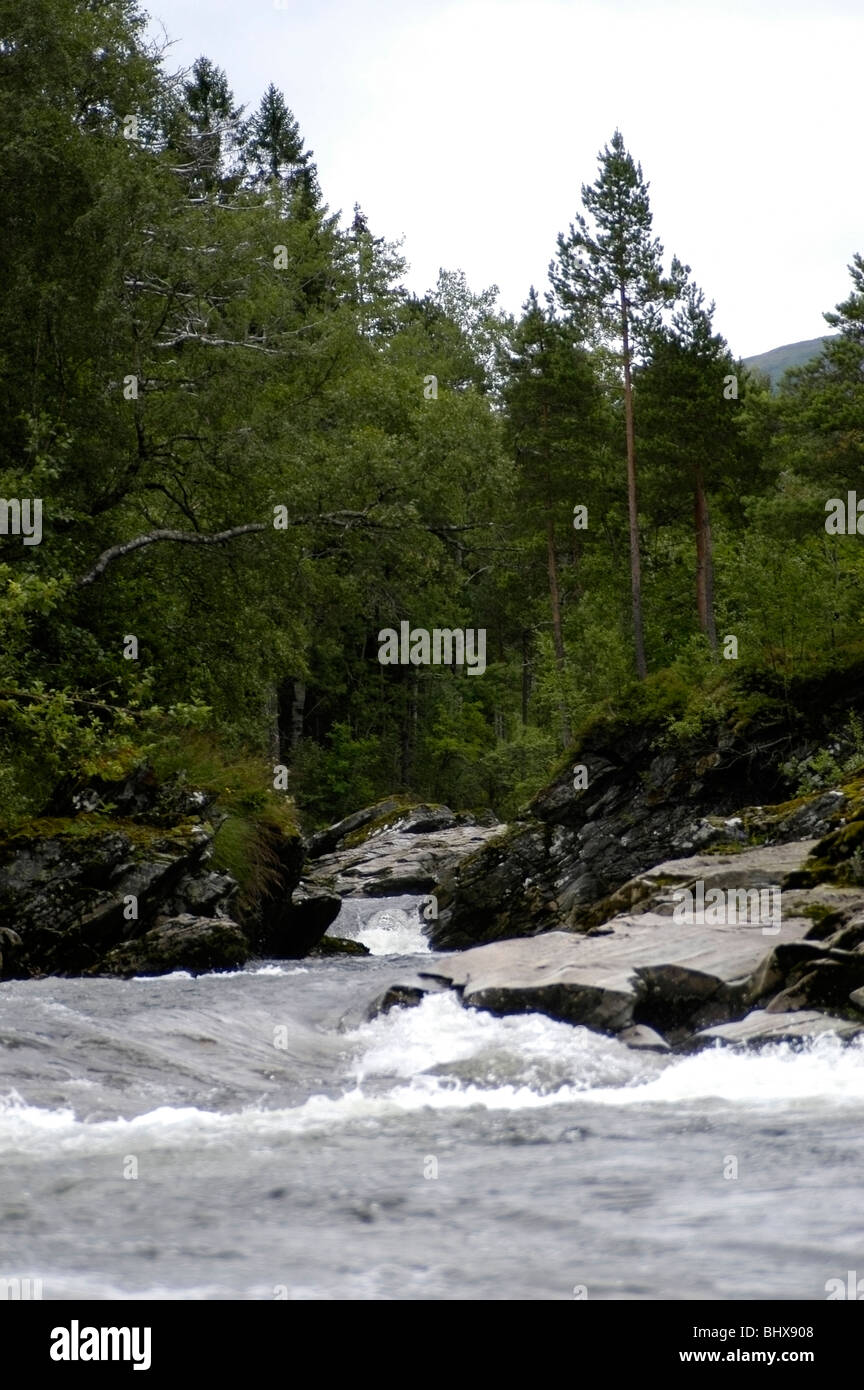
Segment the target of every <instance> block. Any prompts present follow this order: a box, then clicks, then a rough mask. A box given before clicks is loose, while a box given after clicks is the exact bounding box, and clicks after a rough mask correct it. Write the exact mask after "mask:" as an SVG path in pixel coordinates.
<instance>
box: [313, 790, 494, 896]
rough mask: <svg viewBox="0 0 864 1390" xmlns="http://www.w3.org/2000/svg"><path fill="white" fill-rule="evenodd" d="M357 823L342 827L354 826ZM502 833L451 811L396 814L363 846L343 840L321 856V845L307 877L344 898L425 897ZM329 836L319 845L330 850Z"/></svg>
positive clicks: (435, 809) (415, 810) (413, 810)
mask: <svg viewBox="0 0 864 1390" xmlns="http://www.w3.org/2000/svg"><path fill="white" fill-rule="evenodd" d="M385 804H386V803H385ZM353 819H355V818H349V819H348V821H346V822H342V823H341V824H342V825H345V824H349V825H351V824H353ZM338 829H339V827H333V831H336V830H338ZM504 829H505V827H504V826H501V825H497V824H495V825H478V824H474V823H472V821H471V818H470V817H468V816H457V815H454V813H453V812H452V811H450V810H449V809H448V808H447V807H410V808H406V809H405V810H404V812H402V813H401V814H400V813H393V814H392V815H391V817H390V818H389V819H388V820H387V821H386V823H385V824H383V825H382V826H380V827H379V828H376V829H373V830H372V831H371V832H370V833H369V834H368V835H367V836H366V837H365V838H363V839H362V842H361V843H359V844H353V845H352V844H346V843H345V838H346V837H345V836H342V838H341V841H340V844H339V845H338V847H336V848H333V849H330V848H327V852H326V853H321V852H320V847H321V846H320V845H319V846H318V853H317V854H316V856H315V859H314V863H313V865H312V866H311V867H310V869H309V871H308V873H307V875H306V877H307V879H308V881H309V882H310V883H311V884H313V885H315V886H317V887H318V888H319V889H324V890H326V891H329V892H333V893H338V894H339V896H340V897H343V898H346V897H352V898H356V897H391V896H398V895H399V894H402V893H427V892H430V891H431V890H432V889H433V888H434V887H435V885H436V884H437V882H438V880H439V879H440V878H441V876H442V874H443V873H445V872H446V871H447V870H449V869H451V868H453V867H455V865H457V864H459V863H460V862H461V860H463V859H464V858H465V857H466V856H467V855H469V854H474V853H475V852H476V851H477V850H479V849H482V848H483V846H484V845H486V843H487V842H488V841H489V840H490V839H491V838H492V837H493V836H494V835H498V834H501V832H502V831H503V830H504ZM325 834H331V832H324V834H322V836H321V837H319V839H320V841H321V843H322V844H323V845H324V846H325V847H328V846H329V845H330V843H331V841H328V840H326V839H325V837H324V836H325ZM331 840H332V834H331Z"/></svg>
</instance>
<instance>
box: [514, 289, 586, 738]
mask: <svg viewBox="0 0 864 1390" xmlns="http://www.w3.org/2000/svg"><path fill="white" fill-rule="evenodd" d="M505 370H506V377H505V383H504V387H503V391H502V395H503V399H504V403H505V406H506V410H507V427H506V434H507V437H508V440H509V443H510V446H511V448H512V449H513V452H514V455H515V459H516V463H517V468H518V494H517V497H518V509H519V515H520V516H521V517H522V519H523V522H524V521H528V523H529V524H531V525H533V526H534V527H535V528H536V529H537V530H541V531H542V533H543V534H544V537H545V552H546V573H547V581H548V590H549V605H550V610H551V618H552V642H553V648H554V652H555V662H556V665H557V670H558V684H559V700H558V705H559V714H560V728H561V740H562V744H563V745H566V744H567V743H568V742H569V740H570V727H569V719H568V715H567V708H566V694H565V691H566V679H565V676H566V667H567V657H566V649H565V639H564V621H563V603H562V585H561V579H560V572H559V560H558V549H559V527H563V526H565V525H566V526H567V527H568V529H569V528H570V523H571V517H572V512H573V505H574V501H576V502H578V503H581V504H588V503H589V502H590V500H591V498H590V483H589V476H590V472H591V456H592V451H593V450H594V449H595V448H596V446H597V444H598V441H599V439H600V438H601V436H602V430H603V425H602V395H601V391H600V386H599V383H598V380H597V378H596V375H595V372H594V369H593V366H592V364H591V360H590V357H589V355H588V353H587V352H586V351H585V350H584V349H583V348H580V347H578V346H577V345H576V344H575V343H574V339H573V334H572V331H571V330H570V327H569V325H567V324H566V323H564V322H562V321H561V320H556V319H555V318H554V316H553V315H552V313H551V312H550V311H549V310H548V309H544V307H543V306H542V305H541V304H540V302H539V300H538V297H537V294H536V291H535V290H534V288H533V287H532V289H531V292H530V294H529V297H528V299H527V301H526V303H525V305H524V306H523V316H522V319H521V320H520V322H519V323H518V325H516V328H515V330H514V332H513V334H512V337H511V340H510V343H509V351H508V353H507V355H506V368H505ZM574 559H575V556H574Z"/></svg>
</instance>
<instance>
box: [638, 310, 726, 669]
mask: <svg viewBox="0 0 864 1390" xmlns="http://www.w3.org/2000/svg"><path fill="white" fill-rule="evenodd" d="M713 314H714V305H713V303H712V304H710V305H708V306H707V307H706V306H705V296H704V294H703V292H702V291H701V290H700V289H699V288H698V287H697V286H696V285H694V284H692V283H691V284H688V285H687V287H686V288H685V290H684V291H683V295H682V302H681V304H680V306H679V307H678V309H677V310H676V311H675V313H674V314H673V316H672V321H671V323H670V324H668V325H665V324H658V325H657V327H656V330H655V332H654V334H653V341H652V344H651V356H650V360H649V362H648V363H647V364H646V365H645V366H644V367H643V368H642V369H641V370H640V369H637V371H636V374H635V398H636V405H637V408H638V424H639V431H638V442H639V453H640V458H641V459H643V460H644V461H646V462H647V463H648V464H649V472H648V476H649V479H650V485H649V497H648V501H649V510H652V511H653V512H654V515H655V516H657V515H658V514H660V515H665V517H666V518H669V517H670V516H671V517H673V518H676V517H677V515H679V514H680V510H681V507H680V502H681V499H682V495H686V494H688V493H689V495H690V497H691V499H692V529H693V534H694V536H695V548H696V607H697V614H698V620H699V627H700V629H701V630H702V632H703V633H704V634H705V636H706V638H707V640H708V643H709V645H710V647H711V650H712V652H716V650H717V631H716V625H715V619H714V554H713V543H712V533H711V516H710V510H709V500H708V492H709V489H715V490H717V491H719V490H720V489H721V488H722V487H724V486H726V487H729V486H730V485H733V486H734V485H735V484H736V483H737V484H739V485H742V484H743V483H744V470H743V469H742V467H741V461H742V458H743V455H744V449H743V448H742V440H741V438H740V433H739V430H738V404H737V401H738V390H737V388H738V382H739V379H740V378H741V377H742V376H743V372H742V369H741V368H740V365H739V366H737V367H736V363H735V361H734V359H733V357H732V354H731V353H730V351H729V348H728V346H727V344H726V341H725V339H724V338H723V337H722V336H721V335H720V334H719V333H714V332H713V329H712V319H713ZM733 383H734V385H733ZM682 484H683V487H682Z"/></svg>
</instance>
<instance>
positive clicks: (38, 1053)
mask: <svg viewBox="0 0 864 1390" xmlns="http://www.w3.org/2000/svg"><path fill="white" fill-rule="evenodd" d="M400 905H401V906H400ZM373 906H374V910H375V913H376V914H377V920H375V921H370V914H371V913H372V907H373ZM404 906H405V904H404V900H398V901H397V902H396V903H395V904H393V905H389V906H388V904H386V903H377V904H374V905H371V906H370V905H369V904H364V905H363V906H362V907H358V906H357V905H356V904H350V905H348V906H346V908H345V909H343V916H342V917H341V918H340V920H339V921H338V923H337V924H336V926H335V927H334V928H333V930H334V931H337V932H338V934H342V935H344V934H348V935H355V936H359V937H360V939H364V937H365V939H366V940H367V943H368V944H369V945H370V946H372V948H373V949H374V951H375V952H376V954H374V955H371V956H368V957H333V958H324V959H309V960H306V961H302V962H297V963H291V962H282V963H266V962H264V963H261V962H259V963H256V964H254V965H252V966H249V967H248V968H246V969H245V970H242V971H238V972H235V973H231V974H219V975H206V976H200V977H198V978H192V977H190V976H189V975H186V974H185V973H177V974H174V975H169V976H163V977H160V978H155V979H153V978H150V979H133V980H112V979H46V980H40V981H7V982H4V983H2V984H0V1097H2V1099H0V1277H2V1278H7V1279H8V1278H10V1277H12V1278H15V1277H17V1278H22V1279H23V1278H30V1279H39V1280H41V1281H42V1296H43V1297H44V1298H45V1299H92V1300H101V1299H114V1298H128V1299H208V1300H209V1299H274V1298H277V1299H282V1298H287V1299H290V1300H297V1299H300V1300H304V1299H305V1300H308V1299H359V1300H371V1299H385V1300H446V1299H472V1300H473V1299H516V1300H525V1299H551V1300H562V1299H565V1300H569V1299H572V1298H574V1297H584V1296H587V1297H588V1298H589V1299H721V1300H733V1299H764V1298H768V1299H824V1298H825V1297H826V1293H825V1286H826V1283H827V1281H828V1280H830V1279H833V1278H840V1279H843V1280H844V1281H845V1280H846V1278H847V1271H850V1270H853V1271H854V1270H857V1271H860V1272H861V1275H862V1276H864V1229H862V1227H864V1048H862V1047H861V1046H859V1045H857V1044H856V1045H851V1046H847V1047H843V1046H841V1045H840V1044H838V1043H837V1042H836V1041H835V1040H834V1039H833V1038H827V1039H821V1040H819V1041H818V1042H816V1043H814V1044H813V1045H811V1046H810V1047H807V1048H805V1049H803V1050H799V1051H795V1050H793V1049H791V1048H790V1047H788V1046H787V1045H785V1044H778V1045H774V1046H772V1047H770V1048H767V1049H766V1050H764V1051H763V1052H761V1053H759V1054H758V1055H750V1054H739V1053H736V1052H732V1051H729V1050H714V1051H710V1052H705V1053H701V1054H699V1055H697V1056H692V1057H671V1058H670V1057H666V1056H660V1055H657V1054H644V1053H643V1054H640V1053H636V1052H633V1051H630V1050H628V1049H627V1048H626V1047H624V1046H623V1045H622V1044H620V1043H618V1042H616V1041H614V1040H612V1039H610V1038H606V1037H603V1036H600V1035H598V1034H594V1033H590V1032H588V1031H586V1030H585V1029H582V1028H571V1027H569V1026H567V1025H565V1024H560V1023H554V1022H552V1021H550V1020H548V1019H546V1018H544V1017H542V1016H540V1015H537V1014H525V1015H521V1016H515V1017H510V1018H495V1017H493V1016H492V1015H490V1014H484V1013H481V1012H477V1011H471V1010H466V1009H463V1008H462V1007H461V1006H460V1004H459V1003H458V1002H457V1001H456V1000H455V998H453V997H452V996H451V995H449V994H439V995H434V996H431V997H429V998H427V999H426V1000H425V1001H424V1002H423V1004H422V1005H420V1006H419V1007H417V1008H414V1009H396V1010H393V1011H391V1012H390V1013H389V1014H387V1015H385V1016H382V1017H379V1018H377V1019H375V1020H374V1021H373V1022H371V1023H364V1022H362V1021H360V1015H361V1012H362V1007H363V1006H364V1005H365V1003H366V1002H367V1001H368V1000H370V999H372V998H373V997H374V996H375V995H376V994H378V993H380V992H381V991H382V990H383V989H385V988H386V986H387V985H388V984H389V983H390V982H392V981H395V980H397V979H399V978H404V976H405V975H406V973H408V972H410V971H411V970H413V969H415V968H416V967H417V966H418V965H421V966H422V965H423V964H424V963H426V964H428V963H429V961H430V959H431V957H430V956H429V954H428V953H426V954H425V955H422V954H418V948H419V950H420V951H422V949H423V943H422V938H421V937H420V936H419V933H418V931H417V929H416V926H415V925H414V924H413V922H411V921H409V917H408V914H407V913H406V912H405V910H404ZM382 913H383V914H385V915H384V916H383V917H382V916H381V915H380V914H382ZM387 914H389V915H387Z"/></svg>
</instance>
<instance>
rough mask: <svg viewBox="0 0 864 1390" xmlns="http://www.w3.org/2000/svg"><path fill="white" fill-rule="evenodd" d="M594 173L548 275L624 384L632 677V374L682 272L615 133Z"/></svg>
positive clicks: (642, 670)
mask: <svg viewBox="0 0 864 1390" xmlns="http://www.w3.org/2000/svg"><path fill="white" fill-rule="evenodd" d="M599 159H600V172H599V175H598V178H597V180H596V182H595V183H594V184H593V185H592V186H590V187H589V186H587V185H585V184H583V185H582V204H583V207H584V208H585V211H586V212H587V213H588V214H589V215H590V216H591V217H592V219H593V222H594V230H593V232H592V231H591V230H589V226H588V222H587V220H586V218H585V217H584V216H583V215H582V214H581V213H580V214H578V215H577V217H576V221H575V223H571V224H570V230H569V233H568V234H567V235H564V234H563V233H561V234H559V237H558V257H557V260H553V261H552V263H551V265H550V268H549V276H550V279H551V281H552V285H553V287H554V290H555V293H556V295H557V296H558V300H559V303H560V305H561V307H562V309H563V310H564V311H565V312H567V313H569V314H570V315H571V316H572V318H573V319H574V322H575V323H576V324H577V325H578V326H579V328H580V329H581V330H582V331H583V332H584V333H585V334H586V335H592V334H596V335H599V336H600V338H601V339H607V340H612V341H613V342H615V343H616V345H617V349H618V356H619V360H620V365H621V369H622V372H623V385H624V419H625V435H626V447H627V504H628V517H629V526H630V584H631V603H632V613H633V640H634V647H635V656H636V671H637V674H638V675H639V677H640V679H641V678H644V676H645V675H646V673H647V666H646V662H645V642H644V637H643V624H642V580H641V563H640V554H639V507H638V495H637V487H636V446H635V434H634V425H633V385H632V369H633V363H634V359H635V358H636V357H637V356H638V355H639V352H640V348H641V346H642V342H643V338H644V333H645V330H646V328H648V327H649V326H650V325H651V324H653V323H654V322H655V318H656V313H657V310H658V306H661V305H664V304H667V303H669V302H670V301H671V300H672V299H674V297H675V294H676V291H677V287H678V285H679V284H680V282H681V278H682V276H683V272H684V269H685V268H684V267H681V266H680V265H679V263H678V262H677V261H675V262H673V269H672V277H671V279H664V278H663V274H662V256H663V247H662V246H661V244H660V242H659V241H658V240H656V239H655V238H652V236H651V209H650V206H649V202H648V184H646V183H645V181H644V179H643V177H642V167H641V165H638V164H634V162H633V159H632V156H631V155H630V154H628V152H627V150H626V149H625V147H624V140H623V138H622V136H621V133H620V131H618V130H616V131H615V134H614V135H613V137H612V144H611V148H610V146H609V145H607V146H606V147H605V149H604V150H603V151H602V153H601V154H600V155H599Z"/></svg>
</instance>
